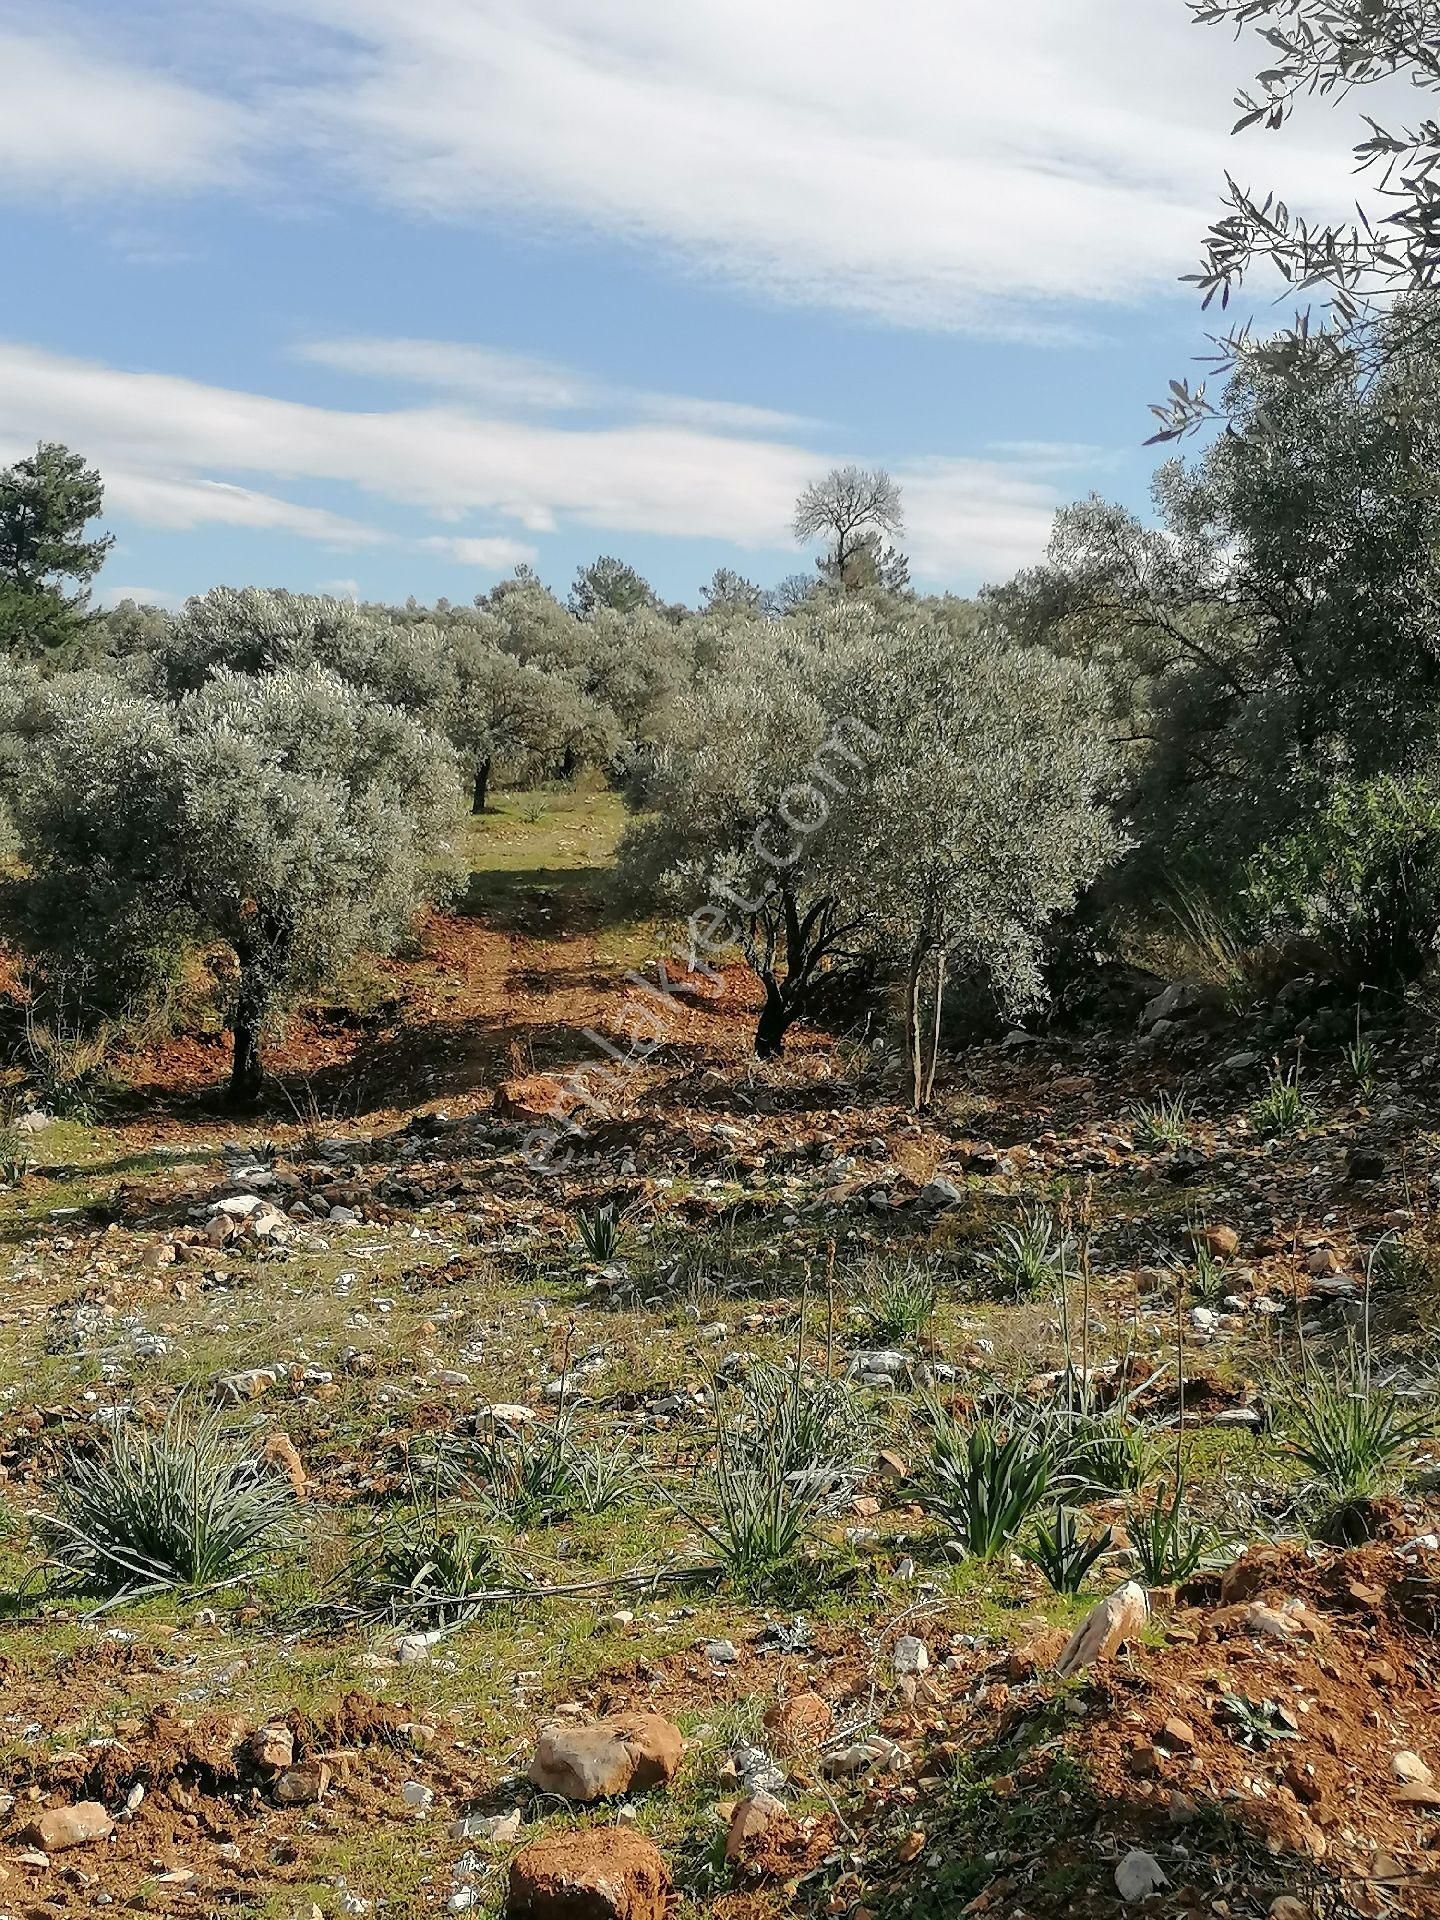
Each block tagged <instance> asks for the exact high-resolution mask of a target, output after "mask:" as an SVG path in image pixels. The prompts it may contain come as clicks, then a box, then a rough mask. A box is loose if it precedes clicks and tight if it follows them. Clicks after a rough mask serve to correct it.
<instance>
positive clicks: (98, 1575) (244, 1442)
mask: <svg viewBox="0 0 1440 1920" xmlns="http://www.w3.org/2000/svg"><path fill="white" fill-rule="evenodd" d="M294 1505H295V1502H294V1495H293V1493H292V1491H291V1488H290V1485H289V1482H288V1481H287V1480H286V1479H285V1478H284V1476H283V1475H282V1474H279V1473H277V1472H276V1471H275V1470H274V1469H273V1468H272V1467H269V1466H267V1465H266V1464H265V1463H264V1462H262V1461H261V1460H260V1459H259V1458H258V1457H257V1455H256V1454H255V1452H254V1450H253V1447H252V1446H251V1444H250V1441H249V1440H248V1438H246V1437H244V1436H242V1435H237V1434H235V1433H233V1432H232V1431H230V1430H228V1429H227V1428H226V1427H224V1426H223V1425H222V1424H221V1423H220V1421H219V1420H218V1419H217V1418H216V1417H215V1416H214V1415H196V1414H194V1413H193V1412H192V1411H191V1409H190V1407H189V1406H188V1405H187V1403H186V1402H185V1401H184V1400H183V1399H181V1400H177V1401H176V1402H175V1404H174V1405H173V1406H172V1407H171V1409H170V1411H169V1413H168V1414H167V1415H166V1418H165V1421H164V1424H163V1425H162V1426H161V1427H160V1428H159V1430H158V1431H155V1432H151V1431H148V1430H147V1429H145V1428H143V1427H139V1426H136V1425H135V1424H133V1423H132V1422H126V1423H124V1424H123V1425H121V1426H119V1427H117V1428H116V1430H115V1432H114V1434H113V1437H112V1438H111V1439H110V1441H109V1443H108V1444H107V1445H106V1446H105V1447H104V1448H103V1449H102V1450H101V1451H100V1452H99V1453H98V1454H94V1455H91V1454H84V1453H78V1452H77V1453H72V1454H71V1455H70V1456H69V1458H68V1459H67V1460H66V1462H65V1464H64V1467H63V1470H62V1474H61V1477H60V1482H59V1494H58V1497H57V1499H56V1502H55V1507H54V1511H53V1512H50V1513H44V1514H40V1515H38V1516H37V1518H36V1531H37V1534H38V1537H39V1540H40V1543H41V1545H42V1547H43V1548H44V1550H45V1551H46V1552H47V1553H48V1555H49V1557H50V1559H51V1561H52V1562H53V1563H54V1565H55V1566H56V1568H57V1569H58V1570H59V1573H60V1575H61V1577H62V1578H63V1579H66V1580H70V1581H73V1582H74V1583H75V1584H77V1585H79V1586H82V1587H84V1588H88V1589H90V1590H92V1591H98V1592H101V1593H106V1594H126V1595H128V1596H132V1597H133V1596H136V1595H139V1594H143V1593H148V1592H154V1591H159V1590H163V1589H165V1588H168V1587H209V1586H215V1585H220V1584H223V1583H228V1582H233V1581H235V1580H237V1579H240V1578H243V1577H244V1576H246V1575H248V1574H253V1573H255V1572H257V1571H258V1570H259V1569H260V1567H261V1565H262V1563H263V1562H264V1560H265V1558H266V1557H267V1555H269V1554H270V1553H271V1552H273V1551H274V1550H275V1549H276V1548H277V1546H278V1545H279V1544H280V1542H281V1541H282V1540H283V1538H284V1536H285V1534H286V1532H287V1530H288V1528H289V1526H290V1523H291V1520H292V1517H293V1513H294Z"/></svg>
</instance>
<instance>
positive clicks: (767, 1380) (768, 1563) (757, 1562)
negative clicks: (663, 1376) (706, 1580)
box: [672, 1354, 871, 1596]
mask: <svg viewBox="0 0 1440 1920" xmlns="http://www.w3.org/2000/svg"><path fill="white" fill-rule="evenodd" d="M870 1444H871V1423H870V1416H869V1414H868V1412H867V1410H866V1409H865V1407H864V1405H863V1404H862V1402H861V1401H860V1399H859V1397H858V1395H857V1394H856V1393H855V1391H854V1389H853V1388H852V1387H851V1386H850V1385H849V1383H848V1382H847V1381H843V1380H833V1379H830V1378H829V1377H827V1376H816V1375H813V1374H810V1373H808V1372H807V1371H806V1369H805V1367H804V1365H803V1364H802V1362H801V1360H800V1357H799V1355H798V1354H797V1355H796V1356H795V1358H794V1359H793V1360H792V1361H791V1362H790V1364H789V1365H788V1366H783V1367H782V1366H777V1365H775V1364H773V1363H763V1364H761V1365H758V1366H756V1367H753V1368H752V1369H751V1371H750V1373H749V1375H748V1376H747V1377H746V1379H745V1381H744V1382H743V1383H742V1386H741V1390H740V1398H739V1402H738V1405H737V1406H736V1407H735V1408H734V1410H733V1411H732V1413H731V1414H730V1416H729V1417H728V1418H726V1417H724V1416H723V1415H722V1414H721V1413H720V1411H719V1408H718V1401H717V1414H716V1424H715V1432H714V1451H713V1455H712V1458H711V1460H710V1462H709V1463H708V1464H707V1467H706V1470H705V1471H706V1481H707V1485H706V1487H705V1490H704V1492H703V1493H702V1492H701V1491H700V1489H699V1488H698V1487H697V1490H696V1492H695V1494H694V1496H693V1497H683V1498H682V1497H680V1496H672V1498H673V1500H674V1505H675V1507H676V1510H677V1511H678V1512H679V1513H680V1514H681V1515H682V1516H683V1517H684V1518H685V1519H686V1520H688V1521H689V1522H690V1523H691V1525H692V1526H694V1527H695V1528H697V1530H698V1531H699V1532H700V1533H701V1534H702V1535H703V1537H704V1538H705V1540H706V1541H707V1542H708V1543H709V1544H710V1546H711V1547H712V1548H713V1549H714V1551H715V1554H716V1557H717V1559H718V1560H719V1561H720V1564H721V1565H722V1567H723V1568H724V1569H725V1571H726V1573H727V1574H728V1575H729V1577H730V1579H731V1580H732V1582H733V1583H734V1584H735V1586H736V1587H738V1588H739V1589H741V1590H742V1591H743V1592H745V1593H748V1594H751V1595H752V1596H753V1595H759V1594H761V1593H764V1592H771V1591H775V1590H777V1589H778V1588H781V1587H784V1586H787V1585H789V1586H793V1584H794V1582H795V1578H796V1576H797V1573H799V1572H800V1571H801V1565H802V1562H803V1561H804V1559H805V1558H806V1557H807V1554H808V1552H809V1549H810V1548H811V1546H812V1545H813V1543H814V1540H815V1538H816V1535H817V1526H818V1522H819V1520H820V1517H821V1515H822V1514H823V1513H825V1512H826V1511H828V1510H829V1509H831V1508H832V1507H833V1506H834V1504H835V1502H836V1500H837V1499H838V1498H841V1497H843V1496H844V1495H845V1494H846V1493H847V1492H848V1491H849V1489H850V1488H851V1487H852V1486H853V1484H854V1482H855V1480H856V1479H857V1478H858V1476H859V1474H860V1472H861V1470H862V1464H863V1460H864V1458H865V1456H866V1454H867V1453H868V1450H869V1447H870Z"/></svg>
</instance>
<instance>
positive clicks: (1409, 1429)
mask: <svg viewBox="0 0 1440 1920" xmlns="http://www.w3.org/2000/svg"><path fill="white" fill-rule="evenodd" d="M1277 1388H1278V1392H1277V1394H1276V1399H1277V1401H1278V1408H1277V1422H1276V1423H1277V1425H1278V1426H1279V1428H1280V1431H1281V1433H1282V1434H1283V1435H1284V1439H1285V1445H1286V1448H1287V1450H1288V1451H1289V1452H1290V1453H1291V1454H1292V1455H1293V1457H1294V1458H1295V1459H1296V1460H1298V1461H1299V1462H1300V1464H1301V1465H1302V1466H1303V1467H1305V1468H1306V1469H1308V1471H1309V1473H1310V1475H1311V1484H1312V1487H1313V1489H1314V1490H1315V1491H1317V1492H1320V1493H1323V1494H1325V1495H1328V1496H1329V1497H1331V1498H1333V1499H1335V1500H1338V1501H1349V1500H1364V1499H1368V1498H1370V1497H1371V1496H1372V1495H1374V1494H1376V1493H1379V1492H1380V1491H1381V1490H1382V1489H1383V1488H1384V1487H1385V1486H1387V1485H1389V1484H1391V1483H1392V1482H1393V1481H1395V1480H1396V1479H1397V1478H1398V1477H1399V1475H1400V1473H1401V1470H1402V1469H1403V1467H1404V1465H1405V1462H1406V1460H1407V1459H1408V1457H1409V1454H1410V1452H1411V1450H1412V1448H1413V1447H1414V1446H1415V1445H1416V1443H1417V1442H1418V1441H1421V1440H1425V1439H1430V1438H1433V1437H1434V1435H1435V1432H1436V1419H1435V1414H1434V1411H1433V1409H1431V1408H1427V1407H1421V1406H1419V1405H1418V1404H1417V1403H1416V1401H1415V1400H1414V1399H1412V1398H1409V1397H1408V1396H1406V1395H1404V1394H1402V1393H1401V1392H1400V1390H1399V1389H1398V1388H1397V1387H1395V1386H1393V1385H1391V1384H1389V1383H1387V1382H1383V1381H1377V1380H1376V1379H1374V1377H1373V1375H1372V1371H1371V1366H1370V1358H1369V1354H1368V1352H1365V1351H1362V1350H1360V1349H1357V1347H1356V1344H1355V1342H1354V1340H1353V1339H1352V1341H1351V1343H1350V1346H1349V1349H1348V1351H1347V1352H1346V1354H1345V1355H1344V1356H1342V1357H1341V1358H1339V1359H1337V1360H1336V1361H1335V1363H1334V1364H1333V1366H1332V1367H1330V1368H1329V1369H1324V1368H1321V1367H1318V1366H1312V1365H1310V1364H1308V1363H1307V1364H1304V1365H1302V1366H1301V1367H1300V1368H1299V1369H1293V1368H1292V1369H1290V1370H1288V1371H1287V1372H1286V1373H1285V1374H1283V1375H1282V1376H1281V1377H1280V1379H1279V1381H1278V1382H1277Z"/></svg>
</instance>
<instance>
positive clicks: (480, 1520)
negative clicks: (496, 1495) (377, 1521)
mask: <svg viewBox="0 0 1440 1920" xmlns="http://www.w3.org/2000/svg"><path fill="white" fill-rule="evenodd" d="M488 1518H489V1516H487V1515H485V1514H482V1513H477V1512H476V1510H475V1509H474V1508H473V1507H470V1506H467V1505H464V1504H456V1503H451V1502H447V1501H445V1500H444V1499H443V1498H442V1497H441V1495H440V1492H439V1490H438V1488H436V1489H432V1490H431V1492H430V1494H429V1496H428V1498H426V1497H417V1498H416V1499H415V1500H414V1501H412V1503H411V1504H410V1505H409V1506H406V1507H402V1508H401V1509H399V1511H397V1512H395V1513H392V1514H391V1515H390V1516H389V1517H388V1518H387V1519H386V1520H385V1522H384V1523H383V1525H382V1526H381V1528H380V1532H379V1536H378V1538H377V1539H376V1541H375V1543H374V1546H373V1548H372V1550H371V1552H370V1553H369V1555H368V1556H367V1557H366V1559H365V1560H364V1561H363V1562H362V1564H361V1567H360V1569H359V1572H358V1577H357V1580H356V1586H357V1588H358V1591H359V1593H360V1595H361V1597H362V1599H363V1601H364V1603H365V1604H366V1605H367V1607H370V1608H372V1609H374V1610H376V1611H378V1612H381V1613H383V1614H385V1615H386V1616H387V1617H388V1618H390V1619H396V1620H400V1619H412V1620H413V1619H425V1620H428V1621H430V1622H431V1623H432V1624H434V1625H436V1626H445V1625H449V1624H452V1623H453V1622H455V1621H457V1620H464V1619H468V1618H470V1617H471V1616H473V1614H474V1613H475V1612H476V1611H477V1610H478V1608H479V1606H480V1605H481V1600H480V1596H481V1595H483V1594H484V1593H486V1592H487V1591H490V1592H493V1591H494V1590H495V1589H496V1588H497V1587H504V1586H507V1585H509V1584H510V1581H511V1578H512V1575H513V1569H512V1567H511V1563H510V1558H509V1555H508V1553H507V1550H506V1548H505V1545H504V1543H503V1542H502V1541H501V1540H500V1539H499V1537H498V1536H497V1535H496V1534H495V1532H494V1531H493V1529H492V1528H491V1527H490V1526H489V1525H487V1524H486V1523H487V1520H488Z"/></svg>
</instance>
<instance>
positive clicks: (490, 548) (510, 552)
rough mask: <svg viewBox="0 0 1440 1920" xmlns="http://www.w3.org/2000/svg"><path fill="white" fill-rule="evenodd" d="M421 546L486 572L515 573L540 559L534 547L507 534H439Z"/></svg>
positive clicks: (430, 551)
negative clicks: (449, 536) (470, 537)
mask: <svg viewBox="0 0 1440 1920" xmlns="http://www.w3.org/2000/svg"><path fill="white" fill-rule="evenodd" d="M420 545H421V546H422V547H423V548H424V549H425V550H426V552H428V553H443V554H444V555H445V556H446V557H447V558H448V559H451V560H454V561H457V562H458V563H459V565H460V566H462V567H480V568H482V569H483V571H485V572H486V573H512V572H513V571H514V570H515V568H516V567H519V566H528V565H532V564H533V563H534V562H535V561H536V560H537V559H538V558H539V555H538V554H537V552H536V550H535V548H534V547H531V546H527V545H526V544H525V542H524V541H523V540H511V539H508V538H507V537H506V536H505V535H504V534H496V535H494V536H493V537H491V538H480V539H476V540H467V539H464V538H460V539H447V538H445V537H443V536H440V535H437V536H434V537H432V538H429V539H425V540H422V541H421V542H420Z"/></svg>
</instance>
